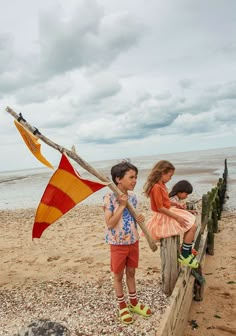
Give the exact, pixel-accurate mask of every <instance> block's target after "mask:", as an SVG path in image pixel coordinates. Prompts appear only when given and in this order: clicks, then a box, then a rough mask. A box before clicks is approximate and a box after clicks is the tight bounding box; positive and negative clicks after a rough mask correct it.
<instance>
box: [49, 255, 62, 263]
mask: <svg viewBox="0 0 236 336" xmlns="http://www.w3.org/2000/svg"><path fill="white" fill-rule="evenodd" d="M60 258H61V257H60V256H55V257H49V258H48V259H47V261H48V262H51V261H54V260H58V259H60Z"/></svg>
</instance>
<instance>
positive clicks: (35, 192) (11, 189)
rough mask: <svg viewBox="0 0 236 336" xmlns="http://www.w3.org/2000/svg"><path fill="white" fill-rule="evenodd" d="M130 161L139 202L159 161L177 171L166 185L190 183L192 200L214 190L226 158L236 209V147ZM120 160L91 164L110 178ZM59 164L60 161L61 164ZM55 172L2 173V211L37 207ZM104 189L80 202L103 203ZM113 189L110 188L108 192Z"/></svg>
mask: <svg viewBox="0 0 236 336" xmlns="http://www.w3.org/2000/svg"><path fill="white" fill-rule="evenodd" d="M124 159H129V160H130V161H131V162H132V163H133V164H134V165H136V166H137V167H138V169H139V174H138V183H137V185H136V188H135V193H136V194H137V196H138V198H139V200H140V201H142V200H143V197H144V196H143V194H142V188H143V184H144V182H145V179H146V177H147V175H148V172H149V171H150V169H151V168H152V167H153V165H154V164H155V163H156V162H157V161H159V160H168V161H170V162H171V163H172V164H173V165H174V166H175V168H176V170H175V174H174V176H173V178H172V180H171V181H170V182H169V183H168V184H167V187H168V188H169V189H170V188H171V186H172V185H173V184H174V183H176V182H177V181H178V180H180V179H186V180H188V181H189V182H190V183H191V184H192V185H193V188H194V192H193V194H192V195H190V197H192V198H195V199H201V197H202V195H203V194H204V193H206V192H207V191H209V190H211V188H213V187H214V186H215V185H216V184H217V182H218V179H219V178H220V177H222V174H223V171H224V163H225V159H226V160H227V166H228V172H229V177H228V193H229V194H230V197H229V199H228V201H227V207H228V208H229V209H231V210H235V209H236V204H235V201H234V200H235V196H236V147H227V148H216V149H210V150H201V151H191V152H182V153H170V154H157V155H151V156H140V157H133V158H132V157H130V158H124ZM120 161H121V159H113V160H101V161H95V162H92V163H90V164H91V165H92V166H93V167H94V168H95V169H96V170H97V171H99V172H100V173H102V174H103V175H105V176H107V177H109V178H110V169H111V167H112V166H113V165H114V164H116V163H118V162H120ZM70 162H71V163H72V164H73V165H74V167H75V168H76V169H77V170H78V171H79V173H80V175H81V176H82V177H84V178H89V179H92V180H95V181H96V180H97V179H96V178H95V177H93V176H92V175H91V174H89V173H88V172H86V171H85V170H84V169H83V168H81V167H80V166H79V165H78V164H76V163H75V164H74V162H73V160H71V159H70ZM58 164H59V162H58ZM53 173H54V171H52V170H51V169H49V168H47V167H44V166H42V167H38V168H30V169H25V170H14V171H4V172H0V209H2V210H3V209H13V210H14V209H19V208H37V206H38V204H39V202H40V200H41V197H42V195H43V192H44V190H45V188H46V186H47V184H48V182H49V180H50V178H51V176H52V175H53ZM107 189H108V188H107V187H106V188H104V189H102V190H100V191H98V192H96V193H95V194H93V195H91V196H90V197H89V198H87V199H86V200H84V201H83V202H81V203H85V204H102V196H103V195H104V194H105V193H106V192H108V190H107ZM109 190H110V189H109Z"/></svg>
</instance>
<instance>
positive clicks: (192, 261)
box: [178, 254, 199, 268]
mask: <svg viewBox="0 0 236 336" xmlns="http://www.w3.org/2000/svg"><path fill="white" fill-rule="evenodd" d="M178 262H179V263H180V264H181V265H184V266H188V267H191V268H198V266H199V263H198V261H197V259H196V258H195V256H194V255H192V254H190V255H189V256H188V257H187V258H184V257H183V256H182V254H180V255H179V258H178Z"/></svg>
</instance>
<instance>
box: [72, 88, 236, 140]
mask: <svg viewBox="0 0 236 336" xmlns="http://www.w3.org/2000/svg"><path fill="white" fill-rule="evenodd" d="M232 87H234V85H233V84H232V83H229V84H228V85H225V86H224V87H221V88H219V90H218V91H217V92H216V91H215V90H214V91H213V90H212V91H211V94H210V91H209V90H208V95H207V96H205V95H202V96H201V95H199V96H197V97H195V102H194V103H191V104H190V103H188V102H187V100H185V99H182V98H181V97H172V98H171V99H169V100H168V101H164V103H163V102H162V104H161V105H160V104H158V101H157V102H156V104H154V103H153V97H152V96H151V97H150V102H149V101H146V100H145V101H144V104H143V101H142V100H141V101H140V105H139V106H138V104H137V102H134V103H133V105H130V106H129V108H128V109H126V110H125V109H122V111H123V114H119V113H115V112H114V113H113V114H112V120H109V119H105V118H102V117H100V118H98V119H97V121H96V122H92V124H91V123H87V125H86V124H85V123H82V124H81V125H80V127H79V128H78V130H77V134H79V135H80V141H83V142H86V143H100V144H105V143H107V144H108V143H109V144H111V143H117V142H120V141H124V140H129V139H142V138H147V137H149V136H150V135H153V134H155V133H156V132H157V133H158V134H160V135H167V134H171V135H173V134H178V135H180V134H183V135H189V134H201V133H209V132H211V131H212V132H216V131H217V130H219V129H220V128H221V126H222V123H224V125H229V126H230V125H231V124H232V122H234V121H235V119H236V114H235V108H236V100H233V99H230V100H229V103H228V107H226V106H227V105H225V103H224V105H222V106H221V104H222V97H231V91H232ZM137 101H139V100H138V99H137ZM224 108H225V109H226V110H224ZM222 109H223V110H222ZM96 123H97V127H96ZM116 125H117V126H116ZM122 125H123V126H122ZM91 127H92V128H91ZM104 129H105V130H106V131H105V132H104Z"/></svg>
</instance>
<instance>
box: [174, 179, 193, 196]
mask: <svg viewBox="0 0 236 336" xmlns="http://www.w3.org/2000/svg"><path fill="white" fill-rule="evenodd" d="M178 192H186V193H187V194H188V195H189V194H192V192H193V187H192V184H191V183H190V182H188V181H186V180H181V181H179V182H177V183H176V184H175V185H174V186H173V188H172V190H171V192H170V193H169V197H173V196H175V195H177V193H178Z"/></svg>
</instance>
